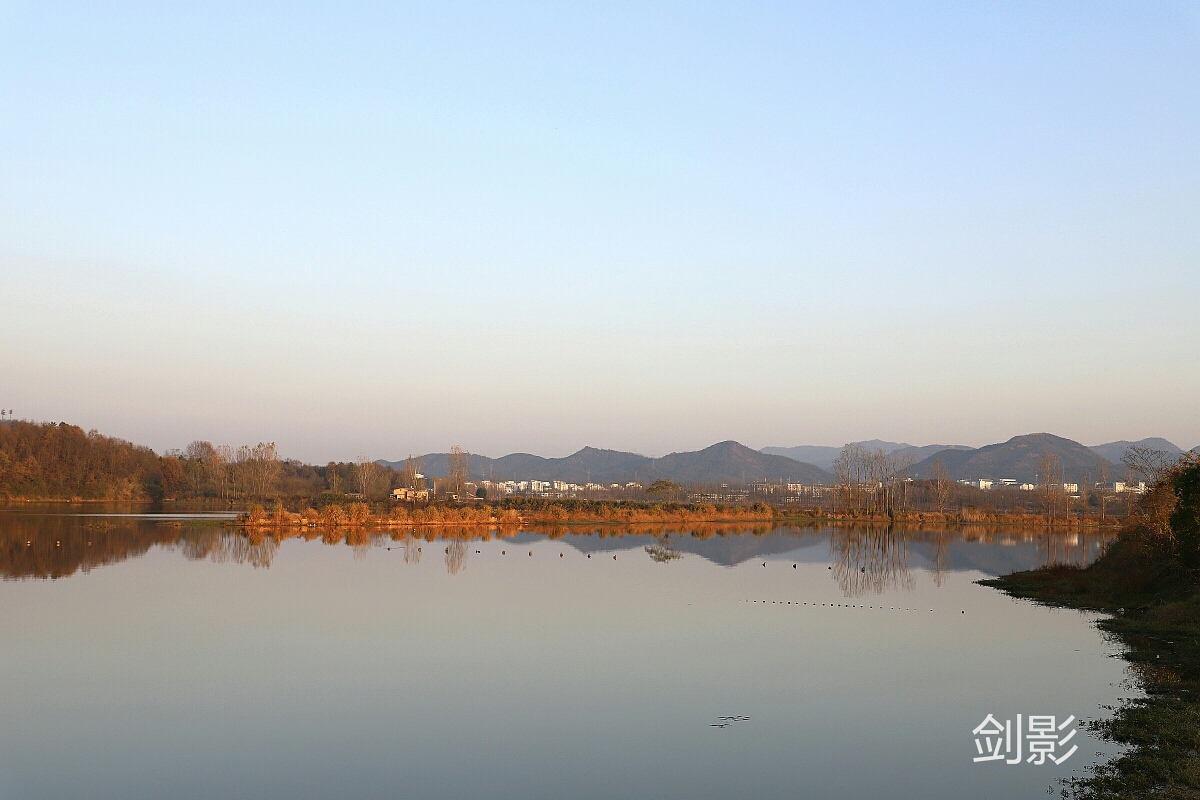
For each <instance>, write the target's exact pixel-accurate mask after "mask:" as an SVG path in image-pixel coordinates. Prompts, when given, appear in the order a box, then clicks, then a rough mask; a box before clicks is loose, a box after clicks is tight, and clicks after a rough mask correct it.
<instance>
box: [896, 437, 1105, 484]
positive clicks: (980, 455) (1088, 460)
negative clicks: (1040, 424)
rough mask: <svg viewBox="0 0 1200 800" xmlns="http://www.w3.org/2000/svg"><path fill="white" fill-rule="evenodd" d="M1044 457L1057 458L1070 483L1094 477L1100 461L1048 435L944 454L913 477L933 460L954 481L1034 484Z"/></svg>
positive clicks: (917, 468) (1087, 451)
mask: <svg viewBox="0 0 1200 800" xmlns="http://www.w3.org/2000/svg"><path fill="white" fill-rule="evenodd" d="M1045 453H1053V454H1054V455H1056V456H1058V460H1059V466H1060V467H1061V468H1062V474H1063V478H1064V480H1068V479H1069V480H1070V481H1071V482H1077V481H1081V480H1083V478H1084V476H1085V475H1089V474H1090V475H1092V476H1095V474H1096V470H1097V468H1098V467H1099V465H1100V460H1101V456H1100V455H1098V454H1097V453H1095V452H1093V451H1092V450H1091V449H1089V448H1087V447H1084V446H1083V445H1081V444H1080V443H1079V442H1076V441H1073V440H1071V439H1064V438H1062V437H1061V436H1054V435H1052V434H1049V433H1031V434H1027V435H1025V436H1014V437H1013V438H1011V439H1009V440H1008V441H1007V442H1002V443H1000V444H989V445H988V446H987V447H981V448H979V449H978V450H943V451H941V452H940V453H935V454H933V455H931V456H929V457H928V458H925V459H924V460H922V461H920V462H918V463H917V464H916V466H914V467H913V471H912V474H913V475H914V476H915V477H928V476H929V474H930V472H931V471H932V469H933V462H934V459H936V458H940V459H941V460H942V464H944V465H945V467H946V470H947V471H948V472H949V473H950V477H951V478H954V479H955V480H962V479H971V478H1015V479H1016V480H1018V481H1022V482H1025V483H1033V482H1035V481H1036V480H1037V476H1038V460H1039V459H1040V458H1041V457H1042V455H1043V454H1045Z"/></svg>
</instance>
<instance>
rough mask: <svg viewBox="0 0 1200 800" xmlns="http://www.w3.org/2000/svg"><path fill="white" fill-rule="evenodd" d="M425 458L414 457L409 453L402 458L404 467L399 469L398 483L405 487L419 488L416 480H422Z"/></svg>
mask: <svg viewBox="0 0 1200 800" xmlns="http://www.w3.org/2000/svg"><path fill="white" fill-rule="evenodd" d="M424 472H425V459H424V457H422V456H416V457H414V456H413V455H412V454H411V453H410V454H409V456H408V458H406V459H405V460H404V468H403V469H401V470H400V483H401V485H402V486H403V487H404V488H405V489H419V488H423V486H419V485H418V482H423V481H424Z"/></svg>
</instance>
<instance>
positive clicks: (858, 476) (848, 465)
mask: <svg viewBox="0 0 1200 800" xmlns="http://www.w3.org/2000/svg"><path fill="white" fill-rule="evenodd" d="M868 461H869V454H868V453H867V449H866V448H865V447H863V446H862V445H859V444H848V445H846V446H845V447H843V448H842V452H841V454H840V455H838V457H837V460H836V461H834V462H833V474H834V475H835V476H836V477H837V483H838V493H839V494H840V495H841V498H842V504H843V506H845V509H846V510H847V511H854V510H856V509H857V508H858V497H859V495H860V491H859V490H860V488H861V487H862V485H863V482H864V481H865V480H866V479H867V477H868V472H869V465H868Z"/></svg>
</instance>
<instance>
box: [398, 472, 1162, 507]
mask: <svg viewBox="0 0 1200 800" xmlns="http://www.w3.org/2000/svg"><path fill="white" fill-rule="evenodd" d="M419 477H421V478H423V477H424V476H423V475H422V476H419ZM911 480H912V479H911V478H909V479H908V481H911ZM958 484H960V485H962V486H970V487H973V488H975V489H981V490H984V491H990V490H995V489H1016V490H1019V491H1024V492H1032V491H1035V490H1036V489H1038V488H1039V486H1040V485H1039V484H1034V483H1022V482H1020V481H1018V480H1016V479H1015V478H973V479H970V480H960V481H958ZM1056 487H1058V488H1061V490H1062V491H1063V492H1064V493H1066V494H1069V495H1075V496H1078V495H1079V484H1078V483H1061V484H1056ZM465 488H466V490H467V494H468V495H469V496H470V497H474V496H475V494H476V491H477V490H478V489H483V490H484V493H486V495H487V496H488V497H490V498H496V497H508V496H513V495H521V496H525V497H543V498H568V497H578V496H581V495H584V496H587V495H592V496H594V495H596V494H601V495H602V496H603V495H607V496H609V497H611V496H612V495H614V494H616V495H618V496H620V495H625V496H628V493H631V492H635V493H636V492H641V491H643V490H644V489H645V487H644V486H643V485H642V484H640V483H638V482H636V481H629V482H627V483H610V484H607V485H605V484H600V483H593V482H588V483H582V484H580V483H571V482H569V481H559V480H549V481H541V480H527V481H491V480H482V481H475V482H470V483H468V484H467V485H466V487H465ZM1097 488H1099V484H1097ZM1107 488H1108V490H1109V491H1111V492H1112V493H1113V494H1124V493H1126V492H1130V493H1133V494H1142V493H1144V492H1145V491H1146V484H1145V482H1138V483H1137V484H1133V483H1128V482H1125V481H1117V482H1116V483H1114V484H1113V485H1112V486H1109V487H1107ZM836 491H837V487H836V486H827V485H824V484H803V483H790V482H785V481H780V482H778V483H776V482H772V481H763V480H760V481H754V482H752V483H750V484H748V485H745V486H737V487H731V486H729V485H728V484H720V485H719V486H714V487H712V488H708V489H703V490H700V491H694V492H690V493H689V494H688V499H689V500H691V501H692V502H701V503H738V502H743V501H746V500H748V499H749V498H750V497H751V496H754V495H767V496H771V497H772V498H775V499H776V501H778V500H782V501H783V502H803V501H804V500H805V499H806V498H807V499H811V500H814V501H815V500H817V499H819V498H821V497H822V496H825V495H828V494H831V493H834V492H836ZM431 496H432V492H431V491H430V490H429V489H394V490H393V491H392V499H394V500H402V501H408V502H414V501H427V500H429V499H430V497H431Z"/></svg>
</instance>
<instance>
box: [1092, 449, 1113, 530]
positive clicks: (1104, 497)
mask: <svg viewBox="0 0 1200 800" xmlns="http://www.w3.org/2000/svg"><path fill="white" fill-rule="evenodd" d="M1096 476H1097V478H1099V480H1098V481H1097V482H1096V499H1097V500H1099V501H1100V519H1101V520H1102V521H1103V519H1104V517H1105V515H1106V514H1108V501H1109V499H1110V498H1111V497H1112V486H1111V485H1110V484H1109V466H1108V459H1103V458H1102V459H1100V466H1099V467H1098V468H1097V470H1096Z"/></svg>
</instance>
